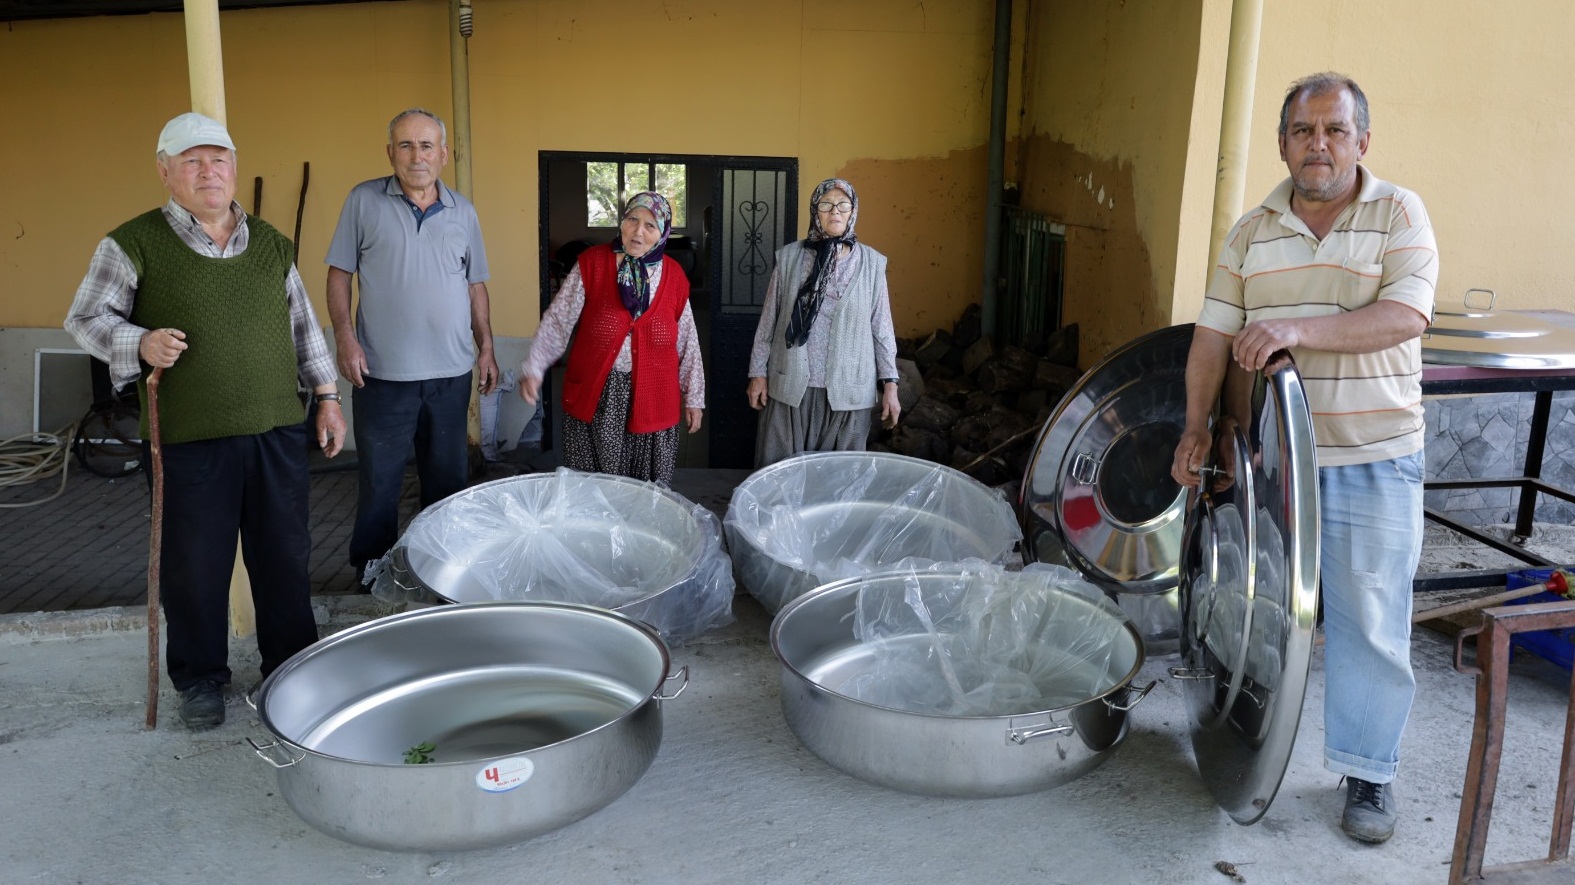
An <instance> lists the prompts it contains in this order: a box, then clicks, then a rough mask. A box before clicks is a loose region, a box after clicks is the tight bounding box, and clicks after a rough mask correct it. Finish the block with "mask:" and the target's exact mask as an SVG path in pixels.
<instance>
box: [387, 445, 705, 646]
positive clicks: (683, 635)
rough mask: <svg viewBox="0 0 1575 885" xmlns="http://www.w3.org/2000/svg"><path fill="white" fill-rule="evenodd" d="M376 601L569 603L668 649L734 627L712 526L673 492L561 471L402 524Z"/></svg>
mask: <svg viewBox="0 0 1575 885" xmlns="http://www.w3.org/2000/svg"><path fill="white" fill-rule="evenodd" d="M374 590H375V592H377V593H378V595H379V596H382V597H384V598H399V599H408V598H411V597H412V596H414V597H415V598H420V597H422V596H425V595H426V594H431V596H435V597H436V598H437V600H441V601H444V602H457V603H473V602H495V601H544V602H573V603H583V604H586V605H595V606H599V607H601V608H607V609H612V610H614V611H617V612H620V613H622V614H626V615H629V616H630V617H634V618H638V619H640V620H642V621H645V622H646V623H648V624H650V625H651V626H653V627H655V628H656V629H657V630H658V631H659V632H660V633H661V634H662V637H663V638H664V639H665V640H667V641H669V642H678V641H682V640H684V639H688V638H691V637H693V636H697V635H699V634H701V633H704V632H706V631H708V630H711V629H714V628H716V627H720V626H723V625H725V624H727V623H728V622H729V621H731V620H732V604H733V594H734V584H733V572H732V564H731V562H730V561H729V560H728V557H727V553H726V552H725V551H724V550H723V549H722V529H721V524H720V522H719V521H718V520H717V518H716V516H715V515H713V514H712V513H711V512H710V511H708V510H706V509H705V508H704V507H699V506H697V505H695V504H693V503H691V502H690V501H688V500H687V499H685V498H684V497H683V496H682V495H679V494H678V493H677V492H674V491H672V490H670V489H665V488H662V487H661V486H658V485H656V484H655V483H649V482H641V481H639V480H635V479H629V478H627V477H622V476H610V475H607V474H600V473H579V472H576V471H572V470H559V471H557V472H555V473H542V474H531V475H527V476H516V477H509V478H507V479H500V480H495V481H493V482H488V483H482V484H481V485H477V486H472V487H471V488H468V489H466V490H464V491H462V492H459V493H457V494H455V495H452V496H450V497H448V498H445V499H443V500H442V501H440V502H438V503H437V504H434V505H432V506H431V507H428V508H427V509H426V510H424V511H422V512H421V513H420V514H419V515H417V516H416V518H415V519H413V520H411V522H410V526H409V527H408V528H406V530H405V533H404V535H403V536H402V537H401V538H400V540H399V544H398V545H396V547H395V548H394V550H393V551H392V553H391V554H390V556H389V557H388V561H387V563H386V565H385V567H384V569H383V574H382V575H381V576H380V577H379V580H378V583H377V586H376V587H375V588H374Z"/></svg>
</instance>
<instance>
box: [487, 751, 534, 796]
mask: <svg viewBox="0 0 1575 885" xmlns="http://www.w3.org/2000/svg"><path fill="white" fill-rule="evenodd" d="M535 770H536V764H535V763H533V762H531V761H530V758H529V757H527V756H515V757H513V758H511V759H500V760H498V761H497V762H494V763H492V764H491V765H488V766H487V767H486V768H483V769H481V770H480V771H478V772H476V786H478V787H480V788H482V789H483V790H486V791H487V792H489V793H507V792H508V791H510V790H512V789H514V788H515V787H518V786H520V785H521V784H523V783H525V782H526V781H528V780H530V776H531V772H533V771H535Z"/></svg>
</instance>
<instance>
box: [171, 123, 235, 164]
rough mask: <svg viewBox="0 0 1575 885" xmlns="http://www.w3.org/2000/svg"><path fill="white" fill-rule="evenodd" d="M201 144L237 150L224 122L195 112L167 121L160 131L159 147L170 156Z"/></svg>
mask: <svg viewBox="0 0 1575 885" xmlns="http://www.w3.org/2000/svg"><path fill="white" fill-rule="evenodd" d="M199 144H211V145H217V146H219V147H226V148H229V149H230V150H232V151H233V150H235V142H233V141H231V140H230V133H229V132H228V131H226V130H225V128H224V124H223V123H220V122H219V121H218V120H215V119H213V118H212V117H204V116H203V115H202V114H198V113H195V112H187V113H184V114H181V115H180V116H179V117H176V118H175V119H173V120H171V121H169V122H168V123H165V124H164V131H163V132H160V133H159V148H158V149H159V151H160V152H161V153H163V154H164V155H165V156H168V157H173V156H175V155H176V154H183V153H185V152H187V151H189V150H191V149H192V148H194V147H196V146H197V145H199Z"/></svg>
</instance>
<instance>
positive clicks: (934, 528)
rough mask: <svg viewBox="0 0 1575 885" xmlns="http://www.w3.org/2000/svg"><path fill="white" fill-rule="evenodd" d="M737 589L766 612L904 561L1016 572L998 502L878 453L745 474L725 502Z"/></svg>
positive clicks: (974, 483) (963, 480)
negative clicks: (977, 563) (979, 564)
mask: <svg viewBox="0 0 1575 885" xmlns="http://www.w3.org/2000/svg"><path fill="white" fill-rule="evenodd" d="M725 527H726V531H727V543H728V549H729V550H730V551H731V552H732V555H733V566H734V568H735V569H736V570H737V572H738V578H739V581H741V582H742V583H743V585H744V589H746V590H748V591H749V593H750V595H752V596H754V597H755V598H756V599H758V600H760V603H761V605H763V606H765V608H766V610H767V611H771V612H776V611H778V610H779V609H781V608H782V607H783V606H784V605H786V604H787V603H789V602H791V601H793V600H794V599H796V598H798V597H799V596H802V595H803V594H805V593H807V592H809V591H810V590H812V589H814V588H815V587H817V586H819V585H821V584H823V583H825V582H827V581H830V580H833V579H835V578H846V577H853V576H857V575H863V574H866V573H868V572H871V571H875V570H878V569H880V568H881V567H883V566H890V565H893V564H895V563H897V562H899V561H902V560H905V559H913V558H919V559H924V560H927V561H930V562H960V561H962V560H964V559H983V560H986V561H990V562H995V563H998V564H1001V565H1007V564H1013V565H1015V564H1019V563H1020V562H1021V554H1020V552H1019V550H1018V546H1019V544H1020V542H1021V540H1022V530H1021V529H1020V528H1019V527H1018V525H1017V522H1016V518H1015V516H1014V514H1013V513H1012V507H1011V505H1010V504H1009V503H1007V501H1006V499H1005V497H1004V496H1002V495H1001V494H1000V493H999V492H997V491H995V490H994V489H991V488H989V487H988V486H986V485H984V484H983V483H981V482H979V481H978V480H976V479H974V478H973V477H970V476H968V475H967V474H965V473H961V472H959V471H956V470H953V469H951V468H950V467H944V466H942V465H939V464H935V463H933V462H930V461H924V460H921V459H918V458H909V457H905V456H903V455H893V454H887V453H877V452H810V453H806V454H801V455H796V456H794V457H792V458H788V459H786V460H784V461H779V462H777V463H776V464H772V465H769V466H767V467H763V468H761V469H760V470H757V471H755V472H754V473H752V474H750V475H749V477H748V478H747V479H745V480H744V481H743V482H742V483H740V484H739V486H738V487H737V488H736V489H734V490H733V497H732V499H731V501H729V503H728V507H727V519H726V521H725Z"/></svg>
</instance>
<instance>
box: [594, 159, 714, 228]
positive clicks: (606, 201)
mask: <svg viewBox="0 0 1575 885" xmlns="http://www.w3.org/2000/svg"><path fill="white" fill-rule="evenodd" d="M652 173H655V175H656V187H654V188H653V187H651V175H652ZM648 190H655V191H656V192H657V193H659V194H661V195H662V196H664V197H666V198H667V199H668V202H670V203H671V204H672V206H673V227H686V226H688V215H689V212H688V203H689V199H688V190H689V177H688V170H687V169H686V168H685V167H684V165H683V164H682V163H617V162H612V161H603V162H588V163H586V164H585V226H586V227H617V226H618V222H619V220H620V219H621V218H622V213H621V211H620V210H621V209H622V208H623V205H624V203H625V202H627V201H628V199H629V197H631V196H633V195H634V194H637V193H639V192H641V191H648Z"/></svg>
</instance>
